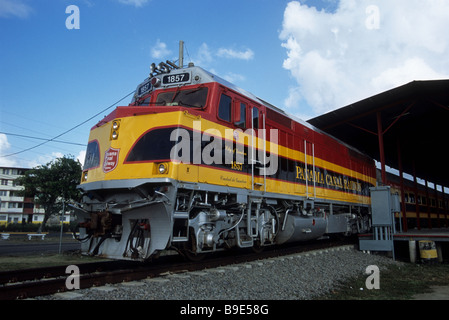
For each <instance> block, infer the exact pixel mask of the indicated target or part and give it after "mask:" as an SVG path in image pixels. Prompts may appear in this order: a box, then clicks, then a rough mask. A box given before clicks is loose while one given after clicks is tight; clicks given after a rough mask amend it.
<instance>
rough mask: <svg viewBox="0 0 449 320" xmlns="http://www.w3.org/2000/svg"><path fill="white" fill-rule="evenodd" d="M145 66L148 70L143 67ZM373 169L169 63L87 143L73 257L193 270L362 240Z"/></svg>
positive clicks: (256, 101) (230, 89) (345, 149)
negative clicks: (351, 237)
mask: <svg viewBox="0 0 449 320" xmlns="http://www.w3.org/2000/svg"><path fill="white" fill-rule="evenodd" d="M153 67H154V65H153ZM375 184H376V172H375V164H374V161H373V160H372V159H370V158H368V157H367V156H365V155H364V154H362V153H360V152H358V151H357V150H355V149H354V148H351V147H350V146H348V145H345V144H344V143H342V142H340V141H338V140H336V139H335V138H333V137H331V136H329V135H327V134H325V133H323V132H321V131H320V130H318V129H316V128H314V127H312V126H311V125H309V124H307V123H305V122H303V121H301V120H298V119H295V118H293V117H291V116H289V115H287V114H286V113H285V112H284V111H282V110H280V109H278V108H276V107H275V106H273V105H271V104H269V103H267V102H265V101H263V100H262V99H260V98H257V97H256V96H254V95H252V94H251V93H248V92H246V91H244V90H242V89H241V88H238V87H236V86H234V85H232V84H231V83H229V82H227V81H225V80H224V79H221V78H220V77H217V76H216V75H214V74H212V73H209V72H207V71H206V70H204V69H202V68H200V67H197V66H194V65H193V64H189V66H188V67H178V66H176V65H175V64H173V63H171V62H169V61H167V63H161V64H160V65H159V68H158V69H155V68H153V69H152V73H151V74H150V76H149V77H148V78H147V79H146V80H145V81H144V82H143V83H141V84H140V85H139V86H138V87H137V89H136V92H135V95H134V97H133V100H132V102H131V103H130V104H129V105H128V106H121V107H117V108H116V109H115V110H114V111H112V112H111V113H110V114H109V115H107V116H106V117H105V118H104V119H103V120H101V121H100V122H99V123H98V124H96V125H95V126H94V127H93V128H92V129H91V132H90V137H89V142H88V147H87V153H86V159H85V163H84V168H83V173H82V177H81V184H80V186H79V188H80V189H81V191H82V192H83V201H82V203H81V204H80V205H79V206H78V208H77V210H76V212H77V215H78V219H79V221H80V224H79V226H80V236H79V240H80V241H81V242H82V251H83V253H85V254H90V255H101V256H105V257H109V258H114V259H134V260H147V259H149V258H150V257H152V256H155V255H157V254H158V253H160V252H161V251H163V250H166V249H172V248H174V249H176V250H178V251H179V252H181V253H183V254H184V255H186V256H187V257H189V258H192V259H195V258H200V257H202V256H204V254H205V253H209V252H214V251H219V250H225V249H229V248H233V247H240V248H246V247H253V248H255V249H261V248H262V247H264V246H269V245H274V244H283V243H287V242H293V241H303V240H310V239H318V238H320V237H323V236H325V235H328V234H333V233H341V234H353V233H359V232H366V231H367V230H368V229H369V227H370V193H369V188H370V187H372V186H374V185H375Z"/></svg>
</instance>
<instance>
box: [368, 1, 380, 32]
mask: <svg viewBox="0 0 449 320" xmlns="http://www.w3.org/2000/svg"><path fill="white" fill-rule="evenodd" d="M365 12H366V15H367V17H366V20H365V27H366V28H367V29H368V30H378V29H380V9H379V7H378V6H376V5H370V6H368V7H366V10H365Z"/></svg>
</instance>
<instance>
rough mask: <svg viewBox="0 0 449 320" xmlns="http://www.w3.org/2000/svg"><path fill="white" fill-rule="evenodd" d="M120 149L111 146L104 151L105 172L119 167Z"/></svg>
mask: <svg viewBox="0 0 449 320" xmlns="http://www.w3.org/2000/svg"><path fill="white" fill-rule="evenodd" d="M119 152H120V149H115V148H109V149H108V150H106V152H105V153H104V161H103V172H104V173H108V172H111V171H112V170H114V169H115V168H116V167H117V163H118V155H119Z"/></svg>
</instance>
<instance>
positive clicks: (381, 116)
mask: <svg viewBox="0 0 449 320" xmlns="http://www.w3.org/2000/svg"><path fill="white" fill-rule="evenodd" d="M308 122H309V123H310V124H312V125H313V126H315V127H317V128H319V129H321V130H322V131H324V132H327V133H329V134H330V135H332V136H334V137H336V138H338V139H340V140H342V141H344V142H346V143H347V144H349V145H351V146H353V147H355V148H357V149H358V150H360V151H361V152H364V153H365V154H367V155H368V156H370V157H372V158H374V159H376V160H378V161H380V160H381V157H380V152H379V150H380V146H381V143H380V141H379V135H378V132H382V137H383V146H384V154H385V164H386V165H387V166H389V167H392V168H396V169H399V162H398V159H399V157H400V159H401V160H402V161H401V162H402V169H403V171H404V173H408V174H411V175H413V174H414V173H415V174H416V176H417V177H418V178H421V179H425V180H427V181H429V182H433V183H436V184H438V185H442V186H446V187H449V80H429V81H413V82H410V83H408V84H406V85H403V86H400V87H397V88H394V89H391V90H389V91H385V92H383V93H380V94H377V95H375V96H372V97H370V98H367V99H364V100H362V101H359V102H356V103H353V104H350V105H348V106H346V107H343V108H340V109H338V110H334V111H331V112H329V113H327V114H324V115H322V116H319V117H316V118H313V119H310V120H309V121H308ZM379 124H381V128H379V126H378V125H379ZM398 150H400V153H399V152H398Z"/></svg>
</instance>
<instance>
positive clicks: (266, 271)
mask: <svg viewBox="0 0 449 320" xmlns="http://www.w3.org/2000/svg"><path fill="white" fill-rule="evenodd" d="M392 263H395V262H394V261H393V260H392V259H391V258H387V257H385V256H381V255H373V254H367V253H363V252H360V251H357V250H354V249H353V248H352V247H349V246H347V247H343V248H334V249H327V250H319V251H314V252H309V253H301V254H295V255H291V256H286V257H282V258H272V259H266V260H260V261H255V262H248V263H243V264H235V265H230V266H225V267H220V268H214V269H205V270H203V271H200V272H198V271H197V272H185V273H177V274H171V275H166V276H163V277H158V278H151V279H150V278H148V279H145V280H141V281H135V282H128V283H120V284H108V285H106V286H102V287H97V288H90V289H81V290H72V291H70V292H65V293H60V294H56V295H51V296H43V297H38V298H37V299H79V300H308V299H314V298H316V297H319V296H321V295H324V294H326V293H328V292H330V291H331V290H332V289H334V288H336V287H337V286H338V284H340V283H342V282H344V281H345V280H348V279H350V278H353V277H357V276H366V277H368V275H366V274H365V271H366V268H367V267H368V266H370V265H376V266H378V267H379V268H380V271H381V272H382V268H383V267H385V266H386V265H388V264H392Z"/></svg>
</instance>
